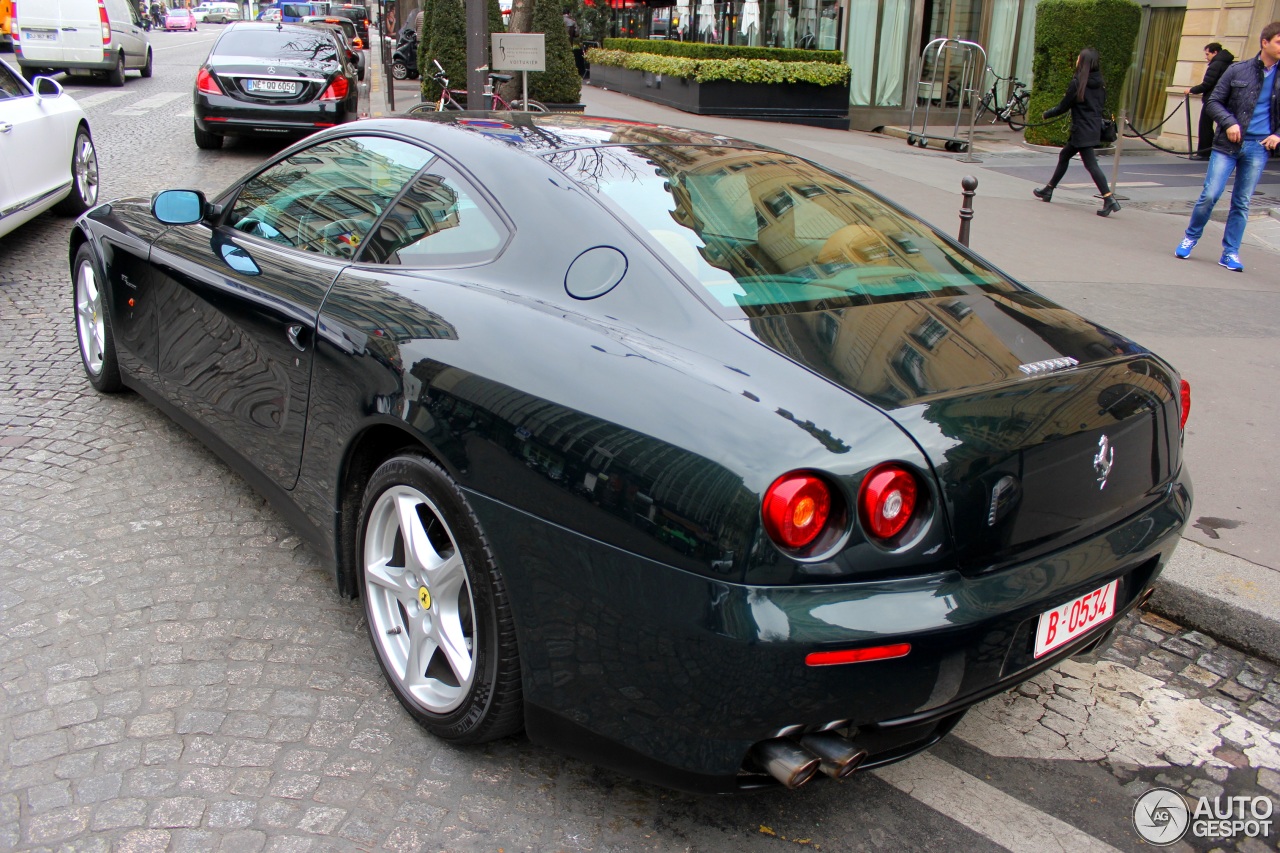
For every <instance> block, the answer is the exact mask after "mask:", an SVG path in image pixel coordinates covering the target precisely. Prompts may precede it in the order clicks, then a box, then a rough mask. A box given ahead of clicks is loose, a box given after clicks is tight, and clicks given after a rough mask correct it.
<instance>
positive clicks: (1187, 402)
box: [1178, 379, 1191, 430]
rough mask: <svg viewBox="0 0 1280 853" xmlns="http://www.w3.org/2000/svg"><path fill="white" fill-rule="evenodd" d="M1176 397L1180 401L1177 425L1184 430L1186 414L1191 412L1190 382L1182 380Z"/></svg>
mask: <svg viewBox="0 0 1280 853" xmlns="http://www.w3.org/2000/svg"><path fill="white" fill-rule="evenodd" d="M1178 397H1179V402H1180V403H1181V414H1180V415H1179V422H1178V427H1179V428H1180V429H1183V430H1185V429H1186V428H1187V415H1189V414H1191V383H1190V382H1188V381H1187V380H1185V379H1183V380H1182V386H1181V387H1180V388H1179V394H1178Z"/></svg>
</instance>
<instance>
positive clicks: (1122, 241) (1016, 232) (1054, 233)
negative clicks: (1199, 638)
mask: <svg viewBox="0 0 1280 853" xmlns="http://www.w3.org/2000/svg"><path fill="white" fill-rule="evenodd" d="M381 73H382V70H381V68H379V69H377V71H376V73H375V77H374V79H375V81H377V80H378V79H379V76H380V75H381ZM377 85H378V84H377V83H376V82H375V86H377ZM582 101H583V102H584V103H585V104H586V105H587V113H588V114H589V115H602V116H611V117H617V118H624V119H629V120H634V121H649V122H654V123H657V124H671V125H677V126H685V127H694V128H698V129H702V130H706V131H710V132H713V133H719V134H724V135H726V136H733V137H738V138H743V139H748V140H752V141H755V142H759V143H762V144H765V145H769V146H773V147H777V148H781V149H785V150H787V151H790V152H794V153H796V154H798V155H801V156H805V157H808V158H809V159H812V160H814V161H816V162H818V163H821V164H823V165H825V166H827V167H828V168H832V169H834V170H836V171H839V172H842V173H845V174H848V175H850V176H851V177H853V178H854V179H856V180H858V181H859V182H861V183H862V184H863V185H865V186H867V187H869V188H870V189H872V190H874V191H877V192H880V193H882V194H884V195H886V196H887V197H889V198H891V199H893V200H894V201H896V202H898V203H899V204H902V205H903V206H904V207H906V208H907V209H909V210H912V211H914V212H916V213H917V214H919V215H921V216H922V217H923V218H924V219H926V220H927V221H931V222H934V223H936V224H940V225H942V227H941V230H945V231H950V232H951V233H953V234H954V233H956V228H955V225H956V224H958V221H959V220H958V211H959V207H960V181H961V178H962V177H964V176H965V175H970V174H972V175H975V176H977V177H978V178H979V187H978V194H977V197H976V199H975V203H974V208H975V218H974V220H973V222H972V235H971V246H972V247H973V249H974V250H975V251H977V252H978V253H979V254H981V255H983V256H984V257H986V258H988V259H990V260H991V261H992V262H994V263H996V264H998V265H999V266H1001V267H1002V268H1004V269H1006V270H1007V271H1008V272H1009V273H1010V274H1011V275H1013V276H1014V277H1015V278H1017V279H1019V280H1022V281H1024V282H1027V283H1029V284H1031V285H1032V286H1033V287H1035V288H1036V289H1037V290H1040V291H1041V292H1044V293H1046V295H1048V296H1050V297H1051V298H1053V299H1055V300H1057V301H1059V302H1062V303H1064V304H1066V305H1067V306H1068V307H1072V308H1075V309H1077V310H1079V311H1081V313H1083V314H1085V315H1086V316H1090V317H1092V318H1094V319H1103V320H1106V321H1107V325H1109V326H1112V327H1113V328H1116V329H1117V330H1118V331H1121V332H1126V333H1129V334H1132V336H1133V337H1134V338H1136V339H1137V340H1139V341H1141V342H1142V343H1144V344H1146V345H1149V346H1151V347H1152V348H1153V349H1155V350H1156V351H1157V352H1159V353H1160V354H1161V355H1163V356H1165V357H1166V358H1168V359H1169V360H1170V361H1171V362H1173V363H1174V364H1175V365H1177V366H1179V368H1180V369H1181V370H1182V371H1183V373H1184V375H1188V376H1189V377H1190V379H1191V381H1192V383H1193V388H1196V387H1198V388H1201V389H1202V395H1203V396H1202V397H1199V398H1195V399H1197V400H1201V401H1203V400H1206V399H1207V401H1208V402H1207V403H1205V402H1201V404H1200V405H1199V406H1197V405H1196V403H1194V402H1193V406H1192V415H1191V422H1190V424H1189V432H1188V451H1187V456H1188V458H1189V459H1193V461H1192V462H1191V463H1190V470H1191V476H1192V479H1193V480H1194V481H1196V483H1197V492H1198V497H1197V504H1196V509H1195V512H1196V514H1197V516H1199V515H1201V514H1203V515H1210V516H1213V515H1223V516H1224V517H1227V516H1231V514H1232V513H1234V514H1235V515H1234V516H1231V517H1238V518H1241V519H1243V521H1242V522H1240V524H1239V526H1238V529H1236V528H1233V529H1232V533H1234V534H1236V535H1237V536H1238V537H1239V539H1238V541H1227V540H1218V539H1216V537H1217V536H1218V535H1219V534H1218V533H1217V532H1214V531H1213V530H1212V529H1210V528H1209V527H1208V526H1203V527H1204V529H1203V530H1202V529H1201V528H1202V525H1201V524H1199V523H1197V524H1196V525H1195V527H1194V528H1188V530H1187V531H1186V533H1185V534H1184V539H1183V541H1182V543H1181V544H1180V545H1179V547H1178V550H1177V551H1176V553H1175V554H1174V557H1173V559H1172V561H1171V563H1170V565H1169V566H1167V567H1166V569H1165V572H1164V575H1163V578H1162V581H1161V583H1160V585H1159V588H1158V590H1157V592H1156V594H1155V596H1154V597H1153V599H1152V601H1151V608H1152V609H1153V610H1155V611H1156V612H1157V613H1159V614H1161V615H1163V616H1166V617H1168V618H1170V619H1173V620H1175V621H1177V622H1179V623H1180V624H1183V625H1186V626H1188V627H1192V628H1195V629H1197V630H1200V631H1203V632H1204V633H1206V634H1210V635H1212V636H1214V637H1216V638H1218V639H1220V640H1222V641H1224V642H1226V643H1229V644H1231V645H1233V646H1236V647H1238V648H1241V649H1244V650H1246V651H1249V652H1251V653H1254V654H1258V655H1262V656H1264V657H1267V658H1269V659H1271V660H1275V661H1280V532H1276V531H1273V530H1272V526H1273V525H1272V521H1273V520H1274V518H1275V517H1276V516H1277V515H1280V512H1278V511H1277V510H1276V509H1275V506H1276V505H1275V501H1276V497H1275V491H1276V490H1275V489H1274V483H1275V482H1276V480H1277V479H1280V471H1277V466H1278V465H1280V463H1276V462H1274V461H1273V460H1277V459H1280V439H1278V438H1277V437H1276V436H1275V434H1274V433H1275V431H1274V430H1273V429H1270V428H1269V427H1268V426H1267V425H1266V423H1265V422H1266V421H1267V418H1266V417H1265V415H1264V414H1259V415H1256V416H1255V419H1257V420H1259V421H1262V422H1263V423H1261V424H1260V425H1258V426H1257V427H1254V426H1253V425H1252V424H1249V425H1248V427H1247V428H1246V426H1245V425H1244V424H1243V423H1242V422H1241V419H1240V418H1234V419H1233V417H1232V414H1231V413H1230V412H1234V411H1237V410H1238V408H1239V406H1238V401H1231V402H1232V403H1234V404H1235V405H1234V408H1230V407H1229V406H1228V405H1226V404H1222V405H1220V404H1219V402H1218V398H1219V395H1222V396H1225V397H1231V396H1233V395H1234V396H1237V397H1238V396H1239V395H1240V393H1241V392H1237V391H1236V390H1235V388H1236V385H1238V384H1239V382H1240V378H1239V364H1238V362H1237V360H1236V358H1235V357H1234V354H1233V353H1228V354H1226V355H1224V356H1223V357H1222V358H1221V359H1218V360H1215V359H1212V358H1207V357H1206V355H1205V353H1206V348H1212V347H1213V346H1214V345H1215V343H1216V341H1215V340H1214V339H1213V338H1208V339H1207V338H1206V332H1207V330H1206V328H1205V327H1206V324H1207V320H1206V318H1205V317H1204V316H1201V314H1203V313H1204V312H1201V311H1198V310H1197V309H1196V308H1195V307H1194V306H1195V305H1196V299H1197V298H1209V299H1211V300H1213V301H1214V302H1216V303H1227V302H1231V301H1232V299H1233V298H1234V297H1241V298H1245V297H1248V298H1252V294H1256V293H1258V292H1261V293H1263V294H1264V295H1265V296H1266V297H1267V298H1270V295H1271V294H1275V295H1280V283H1278V282H1277V281H1276V277H1275V276H1273V275H1270V274H1269V271H1268V270H1267V268H1268V267H1271V266H1273V265H1274V255H1273V254H1272V253H1274V252H1280V220H1276V219H1273V218H1272V217H1270V216H1269V215H1268V214H1269V208H1270V204H1268V203H1267V202H1269V201H1270V199H1271V197H1272V196H1275V197H1276V198H1277V200H1276V201H1275V204H1276V205H1277V206H1280V168H1274V169H1268V173H1267V175H1266V177H1265V178H1264V185H1260V191H1261V192H1263V196H1262V197H1261V200H1262V201H1263V204H1261V205H1258V207H1259V208H1260V209H1259V210H1257V211H1255V214H1256V215H1255V217H1254V219H1252V220H1251V221H1250V224H1249V228H1248V233H1247V235H1246V245H1245V247H1244V250H1243V254H1244V257H1245V262H1246V265H1247V271H1246V273H1245V274H1238V273H1237V274H1233V273H1228V272H1226V271H1225V270H1222V269H1221V268H1219V267H1218V266H1217V264H1216V263H1215V261H1216V258H1217V253H1216V243H1217V242H1218V241H1219V240H1220V239H1221V234H1222V227H1221V225H1220V224H1214V223H1210V226H1209V230H1207V231H1206V233H1205V236H1204V238H1203V241H1202V242H1203V244H1204V248H1203V249H1202V250H1201V251H1200V252H1199V254H1198V255H1197V256H1196V257H1194V258H1193V259H1192V260H1191V261H1178V260H1175V259H1174V258H1173V248H1174V246H1176V245H1177V243H1178V240H1179V239H1180V237H1181V233H1182V230H1183V228H1185V225H1186V217H1187V215H1188V214H1189V212H1190V206H1191V203H1192V202H1193V201H1194V199H1195V198H1196V196H1197V195H1198V193H1199V190H1200V186H1201V184H1202V182H1203V175H1204V165H1203V163H1200V164H1196V163H1195V162H1194V161H1189V160H1186V159H1185V158H1180V157H1177V156H1175V155H1170V154H1165V153H1162V152H1158V151H1153V150H1151V149H1149V148H1146V147H1145V146H1142V143H1141V142H1140V141H1138V140H1126V147H1125V148H1123V149H1122V153H1121V166H1120V170H1119V174H1120V180H1119V182H1118V190H1117V191H1118V193H1119V194H1120V196H1121V197H1122V198H1125V197H1127V198H1125V200H1124V201H1123V202H1122V203H1123V205H1124V209H1123V210H1121V211H1120V212H1119V213H1116V214H1113V215H1112V216H1111V217H1109V218H1106V219H1103V218H1099V217H1096V216H1094V215H1093V213H1092V209H1093V208H1096V207H1098V201H1097V199H1096V198H1095V197H1094V194H1095V193H1096V189H1095V188H1094V187H1093V185H1092V183H1091V182H1090V181H1089V178H1088V176H1087V173H1085V171H1084V170H1083V168H1082V167H1080V166H1078V165H1073V167H1072V171H1071V172H1068V176H1067V179H1066V180H1065V181H1064V182H1063V183H1062V184H1060V185H1059V188H1058V192H1057V193H1055V195H1054V198H1053V204H1048V205H1046V204H1043V203H1040V202H1038V201H1036V200H1035V199H1033V198H1032V196H1031V189H1032V188H1033V187H1035V186H1038V185H1041V184H1043V183H1044V182H1045V180H1046V179H1047V178H1048V176H1049V174H1050V173H1051V172H1052V170H1053V165H1054V163H1055V162H1056V159H1057V155H1056V152H1053V151H1038V150H1035V149H1032V148H1029V147H1027V146H1024V145H1023V144H1022V143H1021V141H1020V139H1018V138H1017V137H1016V134H1014V133H1013V132H1012V131H1009V130H1008V129H1007V128H983V129H982V131H981V133H976V134H975V145H974V149H975V150H974V152H973V157H972V158H968V157H966V155H963V154H957V153H946V152H944V151H942V150H941V149H940V147H939V148H934V147H930V148H928V149H920V148H918V147H914V146H910V145H908V144H907V143H906V142H905V140H903V139H899V138H894V137H893V136H892V135H891V134H892V133H893V131H890V133H889V134H871V133H860V132H851V131H835V130H827V129H822V128H812V127H805V126H801V125H789V124H779V123H770V122H756V121H746V120H737V119H728V118H718V117H710V116H697V115H692V114H689V113H682V112H679V111H676V110H672V109H669V108H666V107H662V106H659V105H657V104H652V103H649V102H647V101H642V100H639V99H635V98H630V97H627V96H625V95H620V94H618V93H615V92H610V91H605V90H602V89H598V88H595V87H592V86H590V85H584V87H583V93H582ZM383 108H384V109H385V111H386V113H387V114H390V112H391V111H390V110H389V109H387V108H386V106H385V103H384V104H383ZM375 109H377V107H376V106H375ZM1139 146H1142V147H1141V148H1140V147H1139ZM962 158H964V159H976V160H980V161H981V162H980V163H964V162H960V161H961V159H962ZM1100 159H1101V160H1102V165H1103V169H1104V171H1105V172H1107V174H1108V177H1109V178H1110V176H1111V173H1112V163H1111V162H1110V160H1111V158H1110V157H1109V156H1107V157H1103V158H1100ZM1228 201H1229V198H1228V197H1226V196H1224V198H1223V199H1222V200H1221V201H1220V202H1219V204H1218V207H1219V209H1220V210H1219V216H1218V218H1219V219H1221V218H1222V217H1223V216H1225V211H1226V207H1227V203H1228ZM1258 201H1259V199H1255V204H1257V202H1258ZM1081 207H1085V208H1089V209H1088V210H1081V209H1080V208H1081ZM1064 208H1065V209H1064ZM948 222H949V223H953V226H952V227H950V228H948V227H945V223H948ZM1205 281H1210V282H1211V285H1210V291H1209V293H1210V294H1211V295H1210V296H1208V297H1203V296H1202V295H1203V294H1204V293H1205V292H1206V291H1205ZM1152 300H1157V303H1163V302H1169V303H1171V304H1175V305H1176V304H1179V301H1182V302H1186V303H1187V305H1188V308H1187V309H1186V310H1185V311H1175V312H1174V313H1173V317H1174V319H1173V320H1172V321H1166V320H1165V319H1164V316H1163V314H1162V313H1161V312H1160V311H1153V306H1155V305H1156V304H1157V303H1153V302H1152ZM1208 313H1212V312H1208ZM1239 313H1240V314H1243V315H1245V316H1241V317H1238V318H1236V317H1233V318H1232V319H1230V320H1229V321H1224V322H1222V323H1221V324H1220V325H1221V326H1222V327H1224V328H1222V329H1217V328H1214V329H1212V331H1217V332H1218V333H1219V334H1221V336H1222V337H1223V338H1224V339H1225V338H1229V337H1230V336H1231V335H1233V334H1240V333H1239V332H1238V331H1236V329H1235V328H1234V327H1236V326H1241V325H1248V324H1249V323H1250V322H1253V321H1255V320H1256V321H1257V322H1258V323H1259V324H1260V325H1262V326H1263V327H1265V328H1270V329H1272V331H1274V328H1272V325H1273V324H1271V323H1270V321H1269V320H1267V319H1266V318H1262V319H1259V318H1251V317H1248V316H1247V315H1248V314H1249V313H1250V312H1249V310H1248V309H1243V310H1241V311H1240V312H1239ZM1154 317H1159V318H1160V319H1154ZM1276 319H1277V320H1278V321H1280V318H1276ZM1274 325H1275V326H1276V327H1280V322H1277V323H1276V324H1274ZM1259 336H1260V337H1261V338H1263V339H1264V340H1265V339H1266V337H1267V336H1266V334H1264V333H1259ZM1257 360H1260V361H1262V362H1264V364H1263V365H1262V367H1261V368H1258V367H1257V366H1255V370H1260V371H1261V376H1260V377H1259V378H1258V383H1259V384H1260V385H1261V388H1262V389H1263V390H1262V391H1255V392H1253V393H1254V394H1255V395H1257V394H1265V393H1266V390H1265V389H1267V388H1271V389H1274V387H1275V385H1274V384H1272V382H1273V381H1274V382H1280V364H1278V363H1276V361H1275V348H1274V347H1263V348H1262V349H1261V354H1260V355H1258V356H1257ZM1270 393H1271V397H1272V398H1273V399H1274V397H1275V395H1274V391H1273V390H1272V391H1271V392H1270ZM1229 408H1230V412H1229V411H1228V409H1229ZM1220 409H1221V412H1219V410H1220ZM1277 416H1278V417H1280V413H1278V415H1277ZM1271 423H1274V421H1271ZM1193 427H1194V429H1193ZM1251 430H1252V431H1251ZM1241 447H1245V448H1248V449H1249V450H1250V454H1246V455H1244V456H1242V455H1241V453H1240V449H1241ZM1202 504H1203V506H1202ZM1228 504H1230V506H1227V505H1228ZM1255 504H1256V507H1255V506H1254V505H1255ZM1220 507H1221V508H1220ZM1209 520H1210V521H1214V522H1217V521H1220V519H1209ZM1241 531H1243V533H1242V532H1241Z"/></svg>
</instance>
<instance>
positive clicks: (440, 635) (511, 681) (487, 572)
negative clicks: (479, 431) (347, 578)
mask: <svg viewBox="0 0 1280 853" xmlns="http://www.w3.org/2000/svg"><path fill="white" fill-rule="evenodd" d="M356 547H357V551H356V556H357V559H358V561H359V566H360V578H359V583H360V594H361V597H362V598H363V601H364V611H365V617H366V619H367V621H368V627H369V637H370V640H371V641H372V643H373V649H374V652H375V653H376V654H377V657H378V664H379V665H380V666H381V667H382V672H383V674H384V675H385V676H386V679H387V683H388V684H389V685H390V686H391V689H392V691H393V692H394V693H395V695H396V698H397V699H399V700H400V704H402V705H403V706H404V707H405V709H406V710H407V711H408V712H409V713H410V715H412V716H413V718H414V719H415V720H417V721H418V722H419V723H420V724H421V725H422V726H424V727H425V728H427V729H428V730H429V731H431V732H432V733H433V734H435V735H436V736H438V737H441V738H443V739H445V740H449V741H453V742H455V743H480V742H483V741H488V740H494V739H496V738H500V737H504V736H506V735H509V734H512V733H514V732H516V731H518V730H519V729H520V727H521V724H522V720H523V714H522V706H523V696H522V693H521V685H520V660H519V656H518V654H517V651H516V638H515V625H514V622H513V619H512V615H511V608H510V605H509V603H508V601H507V592H506V588H505V585H504V583H503V580H502V575H501V574H500V572H499V571H498V568H497V566H496V564H495V563H494V559H493V554H492V553H491V552H490V550H489V545H488V543H487V542H486V541H485V538H484V534H483V533H482V532H481V530H480V524H479V521H478V520H477V518H476V516H475V514H474V513H473V512H472V511H471V507H470V505H469V504H468V503H467V500H466V498H465V497H464V496H463V494H462V491H461V490H460V489H459V488H458V486H457V485H456V484H455V483H454V482H453V480H451V479H450V478H449V475H448V474H446V473H445V471H444V470H443V469H442V468H440V467H439V466H438V465H436V464H435V463H433V462H431V461H430V460H428V459H426V458H425V457H423V456H420V455H417V454H414V453H405V454H402V455H400V456H395V457H393V458H391V459H389V460H387V461H386V462H384V463H383V464H382V465H381V466H379V468H378V470H377V471H375V472H374V474H373V476H372V478H370V480H369V484H368V486H367V487H366V488H365V493H364V501H363V505H362V507H361V513H360V527H359V532H358V535H357V540H356Z"/></svg>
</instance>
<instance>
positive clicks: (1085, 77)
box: [1031, 47, 1120, 216]
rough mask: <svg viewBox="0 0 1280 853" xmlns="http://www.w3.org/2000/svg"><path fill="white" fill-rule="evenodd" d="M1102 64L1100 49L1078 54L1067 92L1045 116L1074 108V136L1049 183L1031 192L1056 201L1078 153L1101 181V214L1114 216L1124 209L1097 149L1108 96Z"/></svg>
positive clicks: (1098, 183)
mask: <svg viewBox="0 0 1280 853" xmlns="http://www.w3.org/2000/svg"><path fill="white" fill-rule="evenodd" d="M1100 65H1101V63H1100V62H1099V59H1098V51H1097V50H1096V49H1094V48H1092V47H1086V48H1085V49H1084V50H1082V51H1080V55H1079V56H1077V57H1076V74H1075V76H1074V77H1072V78H1071V83H1070V85H1068V86H1067V93H1066V94H1065V95H1063V96H1062V101H1061V102H1059V104H1058V105H1057V106H1056V107H1054V108H1053V109H1050V110H1046V111H1045V114H1044V117H1045V118H1053V117H1054V116H1059V115H1062V114H1063V113H1065V112H1066V111H1067V110H1070V111H1071V136H1070V137H1069V138H1068V139H1067V144H1066V145H1064V146H1062V151H1061V152H1059V154H1058V168H1056V169H1054V170H1053V177H1052V178H1050V179H1049V183H1048V184H1047V185H1045V186H1043V187H1041V188H1039V189H1034V190H1032V191H1031V192H1032V193H1034V194H1035V197H1036V198H1038V199H1040V200H1041V201H1052V200H1053V188H1054V187H1056V186H1057V185H1058V181H1060V180H1062V176H1063V175H1065V174H1066V173H1067V164H1068V163H1070V162H1071V158H1072V157H1074V156H1076V154H1077V153H1078V154H1079V155H1080V162H1082V163H1084V167H1085V168H1086V169H1088V170H1089V174H1090V175H1091V176H1092V177H1093V182H1094V183H1095V184H1097V185H1098V192H1100V193H1102V209H1101V210H1099V211H1098V215H1099V216H1110V215H1111V214H1112V213H1114V212H1115V211H1117V210H1119V209H1120V202H1118V201H1116V200H1115V198H1114V197H1113V196H1112V195H1111V189H1110V187H1108V186H1107V177H1106V175H1104V174H1102V169H1100V168H1098V156H1097V154H1095V153H1094V150H1093V149H1095V148H1097V147H1098V146H1099V145H1100V144H1102V109H1103V105H1104V104H1105V103H1106V100H1107V89H1106V86H1104V85H1103V83H1102V71H1101V68H1100Z"/></svg>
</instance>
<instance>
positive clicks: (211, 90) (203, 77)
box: [196, 68, 225, 95]
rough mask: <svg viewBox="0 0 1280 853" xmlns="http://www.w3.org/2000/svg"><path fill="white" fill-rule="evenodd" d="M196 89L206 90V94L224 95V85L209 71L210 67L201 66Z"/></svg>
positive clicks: (197, 74) (197, 73)
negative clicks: (219, 83) (220, 84)
mask: <svg viewBox="0 0 1280 853" xmlns="http://www.w3.org/2000/svg"><path fill="white" fill-rule="evenodd" d="M196 90H197V91H200V92H204V93H205V94H206V95H222V94H225V92H223V91H222V87H221V86H219V85H218V81H217V80H215V79H214V77H213V75H212V74H210V73H209V69H208V68H201V69H200V70H199V71H197V72H196Z"/></svg>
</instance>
